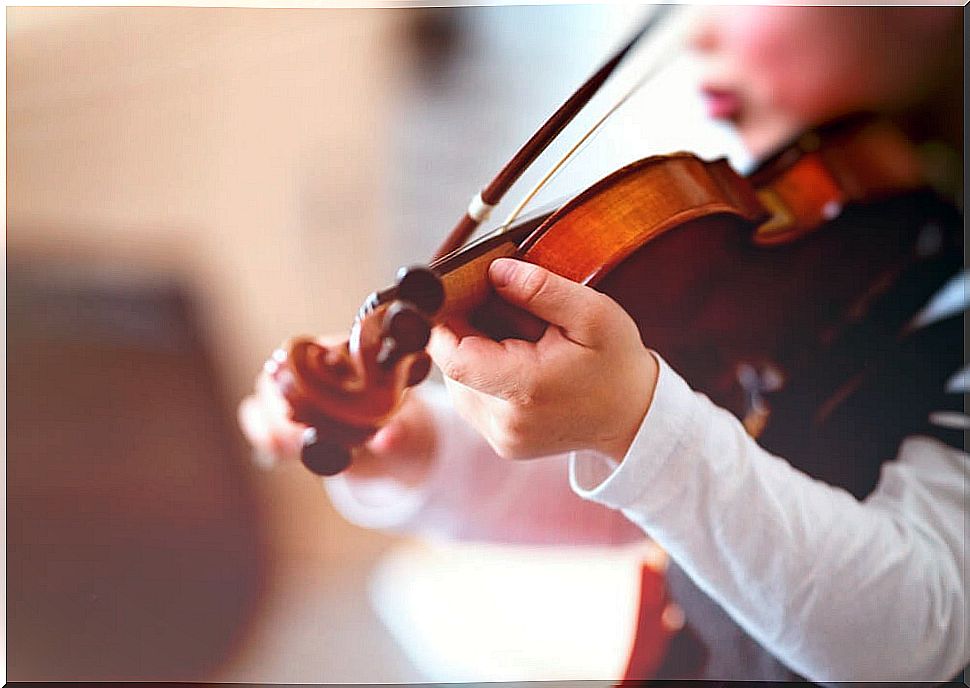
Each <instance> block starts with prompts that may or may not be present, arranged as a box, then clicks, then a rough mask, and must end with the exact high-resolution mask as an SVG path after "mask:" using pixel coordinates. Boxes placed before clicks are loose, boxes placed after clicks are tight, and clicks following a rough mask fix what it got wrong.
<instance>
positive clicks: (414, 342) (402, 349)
mask: <svg viewBox="0 0 970 688" xmlns="http://www.w3.org/2000/svg"><path fill="white" fill-rule="evenodd" d="M381 333H382V336H383V340H382V343H381V350H380V351H379V352H378V354H377V362H378V363H379V364H381V365H383V366H389V365H392V364H393V363H394V362H395V361H397V360H399V359H400V358H401V357H402V356H406V355H407V354H412V353H415V352H418V351H421V350H422V349H424V347H425V346H426V345H427V343H428V340H429V339H430V338H431V324H430V323H429V322H428V319H427V318H426V317H425V316H424V315H423V314H422V313H421V312H420V311H419V310H418V309H417V308H415V307H414V306H412V305H411V304H410V303H405V302H403V301H395V302H394V303H392V304H391V305H390V306H388V308H387V312H386V313H385V314H384V320H383V321H382V322H381Z"/></svg>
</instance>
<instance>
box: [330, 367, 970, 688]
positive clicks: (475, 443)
mask: <svg viewBox="0 0 970 688" xmlns="http://www.w3.org/2000/svg"><path fill="white" fill-rule="evenodd" d="M421 393H422V394H423V395H424V398H425V400H426V401H427V402H428V403H429V405H430V406H431V407H432V409H433V410H434V416H435V419H436V421H435V422H436V426H437V429H436V431H437V435H438V439H439V451H438V456H437V457H436V460H435V463H434V466H435V467H434V469H433V472H432V475H431V478H430V479H429V480H428V481H427V482H426V483H425V484H424V485H422V486H421V487H420V488H413V489H404V488H402V487H401V486H399V485H397V484H393V483H387V484H386V485H383V486H382V487H378V488H376V489H374V488H371V489H369V490H368V492H367V494H366V495H364V494H360V493H355V491H354V489H353V488H352V487H351V485H350V484H349V483H348V481H346V480H345V479H343V478H341V477H339V476H338V477H336V478H332V479H330V480H328V481H327V486H328V490H329V492H330V495H331V497H332V499H333V501H334V503H335V505H336V506H337V508H338V509H339V510H340V511H341V512H342V513H343V514H344V515H345V516H346V517H348V518H349V519H350V520H352V521H354V522H356V523H358V524H360V525H363V526H367V527H381V528H393V529H400V530H408V531H411V532H418V533H423V534H427V535H438V536H441V535H444V536H449V537H460V538H465V539H469V538H471V539H489V540H499V541H509V542H535V543H588V544H593V543H600V544H601V543H620V542H628V541H631V540H634V539H636V538H637V537H641V538H642V532H645V533H647V534H648V535H649V536H650V537H652V538H653V539H654V540H655V541H657V542H658V543H659V544H660V545H661V546H663V547H664V548H665V549H666V550H667V551H668V552H669V554H670V555H671V556H672V557H673V558H674V559H675V560H676V561H677V562H678V564H679V565H680V566H681V568H683V569H684V570H685V572H686V573H687V574H688V575H689V576H690V577H691V578H692V579H693V580H694V582H695V583H696V584H697V585H698V586H699V587H700V588H701V589H703V590H704V591H705V592H706V593H707V594H708V595H710V596H711V597H712V598H713V599H714V600H715V601H716V602H718V603H719V604H720V605H721V606H722V607H723V608H724V609H725V610H726V611H727V613H728V614H729V615H730V616H731V617H732V618H733V619H734V620H735V621H736V622H737V623H738V624H739V625H740V626H741V627H742V628H743V629H744V630H745V631H746V632H747V633H748V634H750V635H751V636H752V637H753V638H755V639H756V640H758V641H759V642H760V643H761V644H762V645H763V646H764V647H765V648H766V649H768V650H769V651H770V652H771V653H772V654H774V655H775V656H776V657H777V658H778V659H779V660H780V661H782V662H783V663H784V664H786V665H787V666H788V667H790V668H791V669H792V670H793V671H795V672H797V673H799V674H801V675H803V676H805V677H807V678H809V679H810V680H814V681H859V680H881V681H882V680H905V681H911V680H920V681H944V680H947V679H949V678H952V677H953V676H954V675H955V674H956V673H957V672H958V671H959V670H960V669H961V668H963V667H964V666H966V665H967V664H968V663H970V647H968V645H970V628H968V626H970V616H968V613H967V610H968V604H970V597H968V593H967V575H966V532H967V522H968V519H970V510H968V508H967V501H966V500H967V489H968V486H970V457H968V455H967V454H966V453H965V452H962V451H959V450H957V449H955V448H952V447H949V446H947V445H945V444H943V443H941V442H939V441H937V440H935V439H931V438H928V437H910V438H907V439H906V440H905V441H904V442H903V443H902V445H901V446H900V448H899V453H898V456H897V457H896V458H895V460H892V461H889V462H887V463H886V464H884V466H883V469H882V473H881V477H880V480H879V482H878V484H877V486H876V488H875V490H874V491H873V492H872V494H870V495H869V497H867V498H866V499H865V500H863V501H861V502H860V501H858V500H856V499H855V498H854V497H853V496H852V495H850V494H849V493H848V492H846V491H844V490H842V489H840V488H836V487H832V486H831V485H828V484H825V483H823V482H820V481H817V480H814V479H812V478H810V477H808V476H807V475H805V474H804V473H801V472H799V471H797V470H796V469H794V468H793V467H792V466H791V465H789V464H788V463H787V462H786V461H784V460H783V459H781V458H778V457H775V456H773V455H771V454H770V453H769V452H767V451H765V450H764V449H762V448H761V447H760V446H759V445H758V444H757V442H755V441H754V440H753V439H751V438H750V437H749V436H748V434H747V433H746V432H745V431H744V429H743V427H742V426H741V424H740V423H739V422H738V420H737V419H736V418H735V417H734V416H732V415H731V414H730V413H728V412H727V411H724V410H723V409H720V408H718V407H717V406H715V405H714V404H712V403H711V402H710V401H709V400H708V399H707V398H706V397H705V396H704V395H701V394H698V393H695V392H694V391H692V390H691V389H690V387H689V386H688V385H687V383H686V382H685V381H684V380H683V379H682V378H681V377H680V376H679V375H677V373H676V372H674V371H673V370H672V369H670V367H669V366H667V364H666V363H665V362H663V361H662V360H661V361H660V376H659V379H658V384H657V389H656V392H655V395H654V399H653V402H652V404H651V407H650V409H649V411H648V413H647V415H646V417H645V419H644V421H643V424H642V426H641V428H640V429H639V432H638V434H637V436H636V438H635V440H634V442H633V444H632V446H631V447H630V450H629V452H628V454H627V455H626V457H624V459H623V461H622V462H620V463H619V464H617V463H615V462H613V461H612V460H610V459H608V458H606V457H603V456H599V455H596V454H594V453H590V452H577V453H574V454H572V455H570V456H569V457H568V459H567V458H566V457H550V458H546V459H539V460H535V461H529V462H507V461H503V460H501V459H499V458H498V457H496V456H495V455H494V453H493V452H492V451H491V449H490V448H489V447H488V445H487V444H486V443H485V442H484V440H482V439H481V438H480V437H479V436H478V435H477V434H476V433H475V431H474V430H473V429H472V428H471V427H470V426H469V425H467V424H466V423H464V422H463V421H462V420H461V419H460V418H458V417H457V415H456V414H455V413H454V412H453V411H452V410H451V408H450V406H449V405H448V403H447V400H446V399H445V398H444V395H443V393H442V390H436V389H434V388H427V389H424V390H422V392H421ZM847 460H848V459H847ZM567 464H568V473H569V482H568V485H571V487H572V490H574V491H575V493H576V494H578V495H580V496H581V497H583V498H584V499H585V500H588V501H586V502H583V501H579V500H576V499H571V497H573V496H574V495H572V494H571V492H570V491H569V487H568V486H567V481H566V479H565V473H566V466H567ZM604 507H608V508H609V509H604ZM610 510H613V511H610ZM618 513H622V514H623V515H624V516H625V517H626V519H628V521H625V520H622V519H618V518H617V514H618ZM632 524H635V525H636V526H638V527H639V529H642V532H641V530H639V529H635V528H634V526H633V525H632Z"/></svg>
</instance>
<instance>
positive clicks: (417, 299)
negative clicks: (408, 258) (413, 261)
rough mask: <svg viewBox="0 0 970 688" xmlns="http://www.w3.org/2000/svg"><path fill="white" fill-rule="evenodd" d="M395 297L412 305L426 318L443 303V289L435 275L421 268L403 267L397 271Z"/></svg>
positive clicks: (431, 271) (435, 311) (439, 279)
mask: <svg viewBox="0 0 970 688" xmlns="http://www.w3.org/2000/svg"><path fill="white" fill-rule="evenodd" d="M395 295H396V297H397V298H398V299H399V300H401V301H406V302H408V303H410V304H412V305H414V306H415V307H416V308H417V309H418V310H419V311H421V312H422V313H424V314H425V315H426V316H427V317H429V318H430V317H432V316H433V315H434V314H435V313H437V312H438V309H440V308H441V306H442V304H443V303H444V302H445V288H444V285H443V284H442V283H441V278H440V277H438V275H437V273H435V272H434V271H433V270H430V269H429V268H426V267H422V266H411V267H403V268H401V269H400V270H398V271H397V292H396V294H395Z"/></svg>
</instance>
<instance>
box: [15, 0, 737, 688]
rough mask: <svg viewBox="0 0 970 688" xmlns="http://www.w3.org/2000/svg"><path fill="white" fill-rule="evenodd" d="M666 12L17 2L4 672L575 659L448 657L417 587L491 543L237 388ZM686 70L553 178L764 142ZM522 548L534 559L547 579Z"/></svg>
mask: <svg viewBox="0 0 970 688" xmlns="http://www.w3.org/2000/svg"><path fill="white" fill-rule="evenodd" d="M651 11H652V8H650V7H630V6H625V5H619V6H617V5H614V6H598V7H589V6H563V7H556V6H538V7H480V8H455V9H433V8H425V9H415V8H409V9H398V10H391V9H385V10H370V9H312V10H294V9H286V10H283V9H213V8H154V7H137V8H124V7H111V8H95V7H90V8H85V7H76V8H45V7H30V8H26V7H10V8H8V9H7V17H6V19H7V208H6V210H7V345H8V349H7V363H8V367H7V370H8V377H7V391H8V394H7V404H8V405H7V428H8V432H7V447H6V449H7V459H8V460H7V519H8V521H7V564H8V570H7V573H8V582H7V585H8V588H7V614H8V616H7V635H8V641H7V678H8V679H9V680H12V681H27V680H30V681H39V680H164V681H200V680H217V681H243V682H244V681H254V682H257V681H258V682H348V681H356V682H403V681H422V680H456V677H457V678H458V679H466V680H474V679H479V678H480V679H482V680H484V679H491V680H497V679H501V678H506V679H507V678H508V677H509V676H510V675H514V676H515V677H517V678H523V679H525V678H555V677H557V675H556V674H555V672H553V673H552V674H549V673H546V674H543V673H542V667H545V666H546V665H543V664H542V662H541V661H540V660H535V661H534V662H532V660H531V659H530V658H529V657H528V656H527V657H525V658H524V659H523V657H519V656H516V657H510V656H509V655H503V654H501V653H498V654H496V655H494V656H489V657H483V656H474V654H472V655H469V656H467V657H463V656H459V655H457V654H456V653H455V652H451V653H450V654H447V656H449V657H450V658H451V660H450V661H452V665H451V666H449V667H444V668H442V666H441V661H440V656H446V655H440V656H439V655H435V653H434V652H428V651H426V650H427V645H428V644H429V643H431V644H433V642H432V641H429V640H428V638H430V637H431V636H433V634H434V633H435V631H434V630H433V629H431V630H429V629H428V628H425V627H424V626H422V625H421V624H420V623H418V621H419V620H420V619H418V620H416V617H415V616H414V613H415V612H414V609H415V608H420V607H421V605H420V604H419V603H417V602H415V601H414V599H412V597H407V596H406V595H405V596H402V595H404V593H402V592H401V591H402V590H404V591H407V590H418V588H420V586H418V587H417V588H415V587H414V585H417V584H419V583H421V582H422V581H424V583H425V587H427V584H428V581H429V580H436V579H433V578H428V576H429V575H430V574H429V571H433V570H436V568H435V567H442V566H443V567H444V568H445V569H448V568H449V567H451V568H452V569H455V570H457V569H460V568H461V567H462V566H467V567H470V568H473V569H480V567H481V566H483V565H484V564H482V561H483V557H487V556H489V554H488V551H487V550H483V549H481V548H478V549H474V548H472V549H469V548H468V547H464V548H462V547H458V548H456V549H451V550H442V549H440V547H444V545H441V546H438V547H439V549H427V546H425V545H417V544H415V543H409V542H406V541H404V540H402V539H401V538H398V537H392V536H389V535H385V534H381V533H376V532H372V531H365V530H361V529H358V528H355V527H353V526H351V525H349V524H347V523H345V522H344V521H342V520H341V519H340V517H339V516H337V515H336V514H335V513H334V512H333V510H332V509H331V507H330V506H329V504H328V502H327V499H326V497H325V495H324V492H323V490H322V488H321V486H320V484H319V482H318V481H317V479H315V478H314V477H312V476H311V475H310V474H309V473H308V472H307V471H305V470H304V469H303V468H302V467H301V466H298V465H292V466H280V467H277V468H276V469H274V470H272V471H264V470H260V469H257V468H256V467H255V466H254V465H253V463H252V461H251V460H250V456H249V452H248V449H247V447H246V446H245V443H244V441H243V439H242V437H241V436H240V435H239V433H238V430H237V429H236V424H235V407H236V404H237V403H238V401H239V400H240V399H241V398H242V396H243V395H244V394H246V393H247V391H248V390H249V389H250V387H251V385H252V382H253V379H254V377H255V374H256V372H257V371H258V369H259V367H260V366H261V364H262V361H263V360H264V359H265V357H266V356H267V355H268V354H269V353H270V352H271V351H272V349H273V348H274V347H275V346H276V345H277V344H278V343H279V342H281V341H282V340H283V339H285V338H287V337H289V336H291V335H294V334H300V333H322V332H330V331H342V330H345V329H346V328H347V327H348V326H349V325H350V323H351V320H352V316H353V314H354V313H355V311H356V309H357V307H358V305H359V304H360V302H361V300H362V299H363V297H364V296H365V295H366V294H367V293H368V292H370V291H372V290H374V289H375V288H378V287H382V286H385V285H386V284H387V283H389V282H390V281H391V280H392V278H393V274H394V271H395V268H396V267H397V266H399V265H402V264H408V263H416V262H422V261H425V260H426V259H427V257H428V256H429V255H430V254H431V252H432V251H433V249H434V247H435V246H436V244H437V242H438V241H439V240H440V239H441V237H442V236H443V235H444V234H445V233H446V232H447V230H448V229H450V228H451V226H452V225H453V224H454V222H455V221H456V220H457V218H458V217H459V216H460V214H461V213H462V212H463V209H464V207H465V205H466V204H467V201H468V198H469V197H470V196H471V195H472V194H473V193H475V192H476V191H477V190H478V188H480V187H481V185H482V184H483V183H485V182H486V181H487V180H488V179H490V178H491V175H493V174H494V173H495V172H496V171H497V170H498V169H499V167H500V166H501V165H502V164H504V162H505V161H506V160H507V159H508V158H509V157H510V156H511V155H512V153H513V152H514V151H515V149H516V148H517V146H518V145H519V144H521V143H522V142H523V141H524V140H525V139H526V138H527V136H528V135H530V134H531V133H532V131H533V130H534V129H535V127H537V126H538V124H539V123H541V122H542V121H543V120H544V119H545V117H546V116H547V115H548V114H550V113H551V112H552V110H553V109H554V108H555V107H557V106H558V105H559V103H560V102H561V101H562V100H564V99H565V98H566V96H568V95H569V93H570V92H571V91H572V90H573V89H574V88H575V87H576V86H577V85H578V84H579V83H580V81H581V80H582V79H584V78H585V77H586V76H587V75H588V74H589V73H590V72H591V71H592V70H593V69H594V68H595V67H596V66H598V65H599V63H600V62H601V61H602V60H603V59H604V56H605V55H606V54H607V53H608V51H610V50H611V49H613V48H614V47H616V46H618V45H619V44H620V43H622V42H623V40H624V38H625V37H626V36H627V35H629V33H630V32H631V31H632V30H633V28H635V27H636V26H637V25H638V23H639V22H640V21H642V19H643V18H644V16H646V15H647V14H649V12H651ZM644 59H646V57H644ZM638 65H639V66H638ZM642 68H643V62H642V61H641V62H639V63H638V62H637V60H636V59H635V60H633V61H632V63H631V65H630V66H629V69H627V70H626V74H627V76H624V75H622V74H621V75H618V78H617V80H616V81H617V84H616V86H615V87H611V88H610V89H608V90H607V92H606V93H605V94H604V95H603V97H602V98H599V97H598V99H597V100H598V102H600V103H601V104H602V103H607V102H609V101H610V100H611V99H612V98H615V97H616V95H617V93H619V92H620V90H622V85H623V83H629V81H630V79H631V78H632V77H631V76H630V75H635V74H637V73H638V71H637V70H638V69H641V70H642ZM690 70H691V65H690V62H689V59H687V58H676V59H673V60H672V61H671V62H670V64H669V65H668V66H667V68H665V69H664V71H662V72H661V73H660V74H659V75H658V77H657V79H656V80H655V83H653V84H651V87H650V88H648V89H645V90H644V91H643V93H641V94H640V95H638V96H637V97H636V98H635V99H634V100H633V101H632V102H631V103H630V104H629V106H628V107H626V108H624V110H622V111H621V113H620V114H619V115H618V117H617V118H616V121H615V122H614V123H611V124H610V125H609V126H608V127H607V129H606V131H604V132H603V133H602V134H600V135H598V136H597V137H596V140H595V141H594V142H593V143H592V144H590V145H589V146H588V147H587V149H586V150H585V151H584V153H583V156H582V157H581V159H580V161H579V162H577V163H576V164H575V165H573V166H572V167H570V168H569V169H568V170H567V171H566V172H564V173H563V174H561V175H560V176H559V177H557V179H556V181H555V183H554V185H553V187H552V188H551V189H550V190H549V192H548V193H544V194H543V198H542V199H540V202H542V200H546V201H548V200H551V199H553V198H556V197H558V196H561V195H564V194H566V193H568V192H570V191H576V190H579V189H581V188H582V187H583V186H585V185H588V184H589V183H592V182H593V181H595V180H596V179H597V178H599V177H601V176H603V175H604V174H606V173H607V172H609V171H611V170H612V169H615V168H617V167H619V166H620V165H621V164H623V163H625V162H629V161H632V160H634V159H636V158H639V157H643V156H644V155H647V154H650V153H657V152H668V151H671V150H677V149H687V148H689V149H690V150H693V151H695V152H698V153H701V154H703V155H707V156H713V155H718V154H728V155H730V156H731V157H732V159H733V160H734V161H735V162H736V163H737V164H739V165H742V166H743V165H744V164H745V161H744V159H743V157H742V156H741V154H740V152H739V147H738V145H737V143H736V142H735V141H734V140H733V139H731V138H730V136H729V135H728V134H727V133H726V132H725V131H722V130H720V129H718V128H717V127H715V126H714V125H711V124H710V123H708V122H707V121H706V120H705V118H704V115H703V112H702V109H701V106H700V103H699V102H696V100H695V96H694V90H693V83H692V82H691V80H690ZM602 109H603V107H602V105H600V106H597V105H596V104H594V105H593V106H592V107H591V110H592V112H591V114H590V115H588V116H584V117H581V118H580V120H579V121H578V122H577V123H576V125H575V126H571V127H570V129H569V131H570V132H575V131H579V130H581V129H582V126H583V123H584V122H586V123H588V122H589V121H591V120H592V119H593V118H595V117H596V116H597V113H598V112H601V111H602ZM675 121H676V122H677V123H678V125H679V126H677V127H674V126H672V124H673V122H675ZM567 134H568V132H567ZM678 137H680V138H678ZM562 147H563V146H558V147H557V148H558V149H559V150H561V149H562ZM554 157H555V151H552V152H550V154H549V155H547V156H544V158H543V160H545V161H546V162H545V164H540V165H539V166H538V167H539V168H544V167H545V166H547V165H549V164H551V162H550V161H551V160H553V159H554ZM539 173H540V172H539V171H538V170H537V171H536V172H534V173H531V174H530V175H527V177H526V178H525V180H523V182H522V183H521V184H519V185H518V187H517V189H519V190H524V189H525V188H527V187H528V186H530V181H531V180H534V179H535V178H536V176H537V175H538V174H539ZM516 195H517V192H516V190H513V192H512V193H511V194H510V198H515V197H516ZM408 548H411V549H408ZM415 548H417V549H415ZM422 548H423V549H422ZM408 552H410V553H411V554H410V555H407V553H408ZM492 555H494V556H493V557H492V561H495V560H496V559H495V557H498V560H499V561H500V562H502V570H504V571H508V570H509V566H508V563H509V561H510V559H509V558H508V557H512V556H519V555H516V554H515V553H510V552H508V551H504V552H500V553H495V552H492ZM563 556H566V555H563ZM617 556H620V555H617ZM528 557H529V554H528V553H521V557H520V558H519V559H515V560H514V561H515V562H517V563H516V564H515V566H513V567H512V569H513V570H517V571H518V572H519V574H520V575H519V578H520V579H521V580H526V579H529V580H532V579H534V581H535V586H536V588H535V589H537V590H539V589H542V588H543V587H544V586H543V584H542V579H543V576H542V575H541V574H542V568H541V566H543V565H549V564H548V562H549V559H548V558H547V559H546V560H545V561H546V562H547V564H543V565H537V566H538V568H529V567H532V566H533V563H532V562H531V560H529V559H528ZM527 560H528V565H527V563H526V562H527ZM557 561H559V562H560V564H562V561H564V560H557ZM603 561H605V560H603ZM375 567H376V568H375ZM516 567H518V568H516ZM615 570H621V574H619V575H621V576H622V575H627V574H626V573H623V572H622V567H620V569H615ZM375 571H377V573H375ZM529 572H532V573H529ZM629 574H630V575H635V568H630V569H629ZM603 575H616V574H606V573H604V574H603ZM563 576H565V578H568V575H566V574H563ZM375 581H376V582H375ZM500 582H502V583H503V584H504V582H507V581H505V579H502V580H501V581H500ZM510 584H512V583H511V582H510ZM523 585H524V583H523ZM431 587H432V588H434V587H435V586H434V585H432V586H431ZM629 588H630V592H629V596H630V600H629V605H633V604H634V602H635V600H634V599H633V596H634V595H635V592H636V590H635V584H631V585H630V586H629ZM523 589H524V588H523ZM408 594H410V593H408ZM414 594H417V593H414ZM426 594H427V595H429V596H434V595H436V594H437V595H439V596H440V597H441V599H445V598H446V597H447V594H448V591H447V586H446V585H444V584H441V585H438V587H437V591H435V590H433V589H432V590H428V591H426ZM550 599H552V598H550ZM624 604H625V603H624ZM415 605H417V607H415ZM618 609H619V611H617V613H618V614H632V610H633V607H632V606H631V607H630V608H629V609H627V608H626V607H623V604H620V606H619V607H618ZM482 613H485V612H482ZM409 615H410V616H409ZM418 616H419V617H420V614H418ZM433 616H434V615H429V616H428V618H432V617H433ZM631 619H632V616H631ZM599 622H600V623H601V624H603V627H604V628H608V627H609V625H610V622H609V619H600V620H599ZM452 623H454V620H452ZM495 623H506V624H509V623H512V624H514V623H515V620H514V619H511V620H510V619H503V620H498V621H495ZM456 628H458V629H460V624H459V626H458V627H456ZM446 630H447V631H448V632H449V633H452V634H453V633H454V632H456V631H455V628H452V627H448V628H447V629H446ZM439 631H440V629H439ZM587 631H588V632H591V633H602V632H603V629H602V628H600V627H598V626H596V625H592V626H589V627H588V628H587ZM620 631H622V629H617V628H615V627H614V630H613V631H611V632H612V633H614V634H616V635H617V637H619V638H622V636H623V633H622V632H620ZM409 638H410V641H409V640H408V639H409ZM510 642H511V640H510ZM422 643H424V645H425V650H422V649H421V645H422ZM618 651H619V654H623V651H624V648H619V650H618ZM535 652H536V653H537V656H538V655H541V654H542V648H536V650H535ZM550 661H551V662H552V663H553V664H554V663H555V662H554V660H550ZM502 662H506V664H505V665H504V671H505V672H506V673H504V674H503V673H502V670H503V669H502V667H501V666H500V667H499V669H498V670H495V671H497V673H489V672H488V671H486V669H485V668H484V667H485V666H490V667H492V669H493V670H494V668H495V666H496V665H501V664H502ZM530 662H532V663H531V664H530ZM479 665H481V667H482V668H481V669H480V670H479V669H477V668H476V667H478V666H479ZM533 665H535V666H539V667H540V669H537V670H536V671H538V672H539V673H538V674H532V673H529V672H530V671H531V670H530V669H528V667H530V666H533ZM547 668H548V667H547ZM560 669H562V667H560ZM567 669H568V670H569V671H576V670H577V669H575V668H567ZM549 670H550V671H551V669H549ZM588 670H589V671H591V672H595V671H598V670H599V669H598V668H597V667H593V668H589V669H588ZM476 672H477V673H476ZM517 672H518V673H517ZM573 675H575V674H573ZM594 675H595V673H594Z"/></svg>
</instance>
